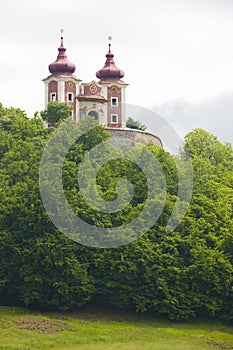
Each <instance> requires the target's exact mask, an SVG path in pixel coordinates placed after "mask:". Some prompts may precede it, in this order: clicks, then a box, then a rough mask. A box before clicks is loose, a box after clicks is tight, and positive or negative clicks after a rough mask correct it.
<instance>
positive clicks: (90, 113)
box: [88, 111, 99, 120]
mask: <svg viewBox="0 0 233 350" xmlns="http://www.w3.org/2000/svg"><path fill="white" fill-rule="evenodd" d="M88 115H90V116H91V117H93V118H94V119H95V120H98V119H99V114H98V113H97V112H96V111H90V112H89V113H88Z"/></svg>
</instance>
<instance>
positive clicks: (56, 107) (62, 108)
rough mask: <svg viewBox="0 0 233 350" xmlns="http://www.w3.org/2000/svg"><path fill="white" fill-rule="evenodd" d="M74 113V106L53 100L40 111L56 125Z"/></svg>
mask: <svg viewBox="0 0 233 350" xmlns="http://www.w3.org/2000/svg"><path fill="white" fill-rule="evenodd" d="M71 114H72V108H71V107H69V106H68V105H67V104H66V103H65V102H57V101H51V102H49V103H48V105H47V108H46V109H45V110H44V111H41V112H40V116H41V118H42V119H43V120H44V121H46V122H48V123H50V124H51V125H54V126H56V125H57V124H58V123H59V122H60V121H62V120H65V119H66V118H68V117H70V116H71Z"/></svg>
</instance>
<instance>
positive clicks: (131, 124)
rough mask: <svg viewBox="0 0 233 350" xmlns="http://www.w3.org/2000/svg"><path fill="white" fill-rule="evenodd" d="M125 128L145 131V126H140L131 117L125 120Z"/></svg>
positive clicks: (139, 123)
mask: <svg viewBox="0 0 233 350" xmlns="http://www.w3.org/2000/svg"><path fill="white" fill-rule="evenodd" d="M126 127H127V128H130V129H136V130H142V131H144V130H146V125H145V124H142V123H141V122H140V121H139V120H135V119H133V118H132V117H129V118H128V119H127V120H126Z"/></svg>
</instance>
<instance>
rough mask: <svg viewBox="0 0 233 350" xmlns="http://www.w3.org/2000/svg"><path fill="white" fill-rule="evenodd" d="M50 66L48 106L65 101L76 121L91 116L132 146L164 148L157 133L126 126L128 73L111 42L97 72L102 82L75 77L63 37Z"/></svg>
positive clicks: (46, 97) (47, 87) (47, 78)
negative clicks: (53, 102)
mask: <svg viewBox="0 0 233 350" xmlns="http://www.w3.org/2000/svg"><path fill="white" fill-rule="evenodd" d="M48 68H49V72H50V75H49V76H48V77H46V78H45V79H43V82H44V84H45V107H47V105H48V103H49V102H51V101H58V102H65V103H67V104H68V105H69V106H70V107H71V108H72V118H73V120H74V121H79V120H80V119H84V118H85V117H86V116H88V115H89V116H92V117H93V118H95V119H96V120H98V121H99V123H100V124H101V125H103V126H105V128H106V129H108V130H109V131H110V132H111V133H112V134H113V136H114V134H115V135H117V137H119V135H122V137H123V138H124V139H125V138H127V139H129V140H132V144H131V146H133V145H136V144H140V143H144V144H149V143H150V142H152V143H154V144H156V145H157V146H160V147H162V142H161V140H160V139H159V137H157V136H156V135H154V134H152V133H150V132H147V131H140V130H133V129H129V128H126V97H125V95H126V87H127V86H128V84H126V83H125V82H124V81H123V80H122V79H123V78H124V72H123V71H122V70H121V69H119V68H118V67H117V66H116V64H115V61H114V54H113V53H112V51H111V43H109V49H108V53H107V54H106V61H105V64H104V66H103V68H102V69H100V70H98V71H97V73H96V77H97V78H98V82H96V81H91V82H89V83H83V82H82V80H81V79H80V78H78V77H77V76H75V74H74V73H75V64H74V63H71V62H69V60H68V58H67V55H66V48H65V47H64V44H63V37H61V44H60V47H59V48H58V55H57V59H56V60H55V62H53V63H51V64H50V65H49V67H48ZM125 142H126V141H125ZM126 148H127V147H126Z"/></svg>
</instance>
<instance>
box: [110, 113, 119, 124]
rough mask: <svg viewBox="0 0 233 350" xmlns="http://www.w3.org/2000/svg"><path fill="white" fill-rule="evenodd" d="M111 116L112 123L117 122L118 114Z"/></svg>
mask: <svg viewBox="0 0 233 350" xmlns="http://www.w3.org/2000/svg"><path fill="white" fill-rule="evenodd" d="M111 118H112V123H113V124H116V123H118V115H117V114H112V115H111Z"/></svg>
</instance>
